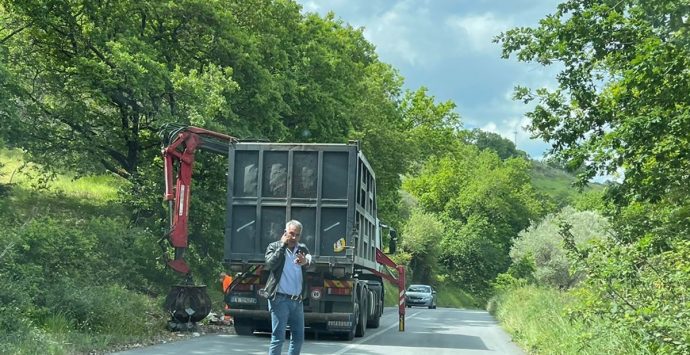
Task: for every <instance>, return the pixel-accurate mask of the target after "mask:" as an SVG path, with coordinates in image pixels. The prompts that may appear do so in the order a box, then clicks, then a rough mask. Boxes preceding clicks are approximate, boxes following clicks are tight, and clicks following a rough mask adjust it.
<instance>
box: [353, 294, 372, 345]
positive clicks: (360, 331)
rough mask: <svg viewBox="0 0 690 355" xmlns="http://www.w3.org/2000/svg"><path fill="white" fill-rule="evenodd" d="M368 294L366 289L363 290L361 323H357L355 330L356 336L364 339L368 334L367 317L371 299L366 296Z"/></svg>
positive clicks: (360, 309)
mask: <svg viewBox="0 0 690 355" xmlns="http://www.w3.org/2000/svg"><path fill="white" fill-rule="evenodd" d="M367 292H368V291H367V290H366V289H363V291H362V292H361V293H360V297H359V305H360V307H359V321H358V322H357V328H355V336H357V337H363V336H364V334H365V333H366V332H367V316H368V315H369V305H368V299H369V297H367V296H366V294H367Z"/></svg>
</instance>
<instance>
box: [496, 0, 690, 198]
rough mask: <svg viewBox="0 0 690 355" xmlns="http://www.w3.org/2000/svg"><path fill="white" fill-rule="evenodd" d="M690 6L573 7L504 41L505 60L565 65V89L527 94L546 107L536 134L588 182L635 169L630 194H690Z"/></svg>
mask: <svg viewBox="0 0 690 355" xmlns="http://www.w3.org/2000/svg"><path fill="white" fill-rule="evenodd" d="M689 7H690V4H688V2H687V1H675V0H661V1H641V0H623V1H617V0H595V1H582V0H569V1H565V2H563V3H562V4H560V5H558V8H557V9H556V11H555V13H554V14H552V15H549V16H547V17H546V18H544V19H543V20H541V21H540V24H539V26H538V27H535V28H526V27H521V28H515V29H511V30H509V31H507V32H505V33H502V34H501V35H499V36H498V37H497V38H496V41H499V42H501V43H502V45H503V56H504V57H509V56H510V55H511V54H514V55H515V56H516V57H517V58H518V59H519V60H521V61H536V62H538V63H540V64H543V65H549V64H552V63H559V64H561V65H562V70H561V72H560V73H559V74H558V75H557V77H556V78H557V81H558V87H557V88H556V89H553V90H549V89H546V88H541V89H537V90H536V91H532V90H530V89H527V88H524V87H520V88H518V89H517V90H516V92H515V97H516V98H517V99H519V100H523V101H525V102H529V101H532V100H537V105H536V107H535V109H534V110H533V111H532V112H530V113H528V117H529V118H530V119H531V120H532V123H531V125H530V130H531V131H532V132H533V133H534V134H535V135H536V136H537V137H540V138H543V139H545V140H547V141H550V142H552V152H553V153H554V154H556V155H557V156H558V157H560V158H562V159H564V160H565V161H567V164H568V166H569V167H570V168H573V169H577V168H580V167H582V169H583V171H582V172H581V173H580V174H579V175H580V178H581V179H582V181H586V180H587V179H590V178H592V177H594V176H595V175H596V174H613V173H616V172H617V171H618V170H619V169H623V170H624V171H625V179H624V183H623V188H624V189H623V192H622V193H621V197H624V198H627V199H648V200H658V199H659V198H661V197H662V196H664V195H665V194H667V193H671V194H675V193H680V194H683V195H688V192H689V190H688V186H690V184H687V183H685V182H687V181H688V177H687V174H686V172H687V171H688V169H690V154H689V153H688V152H690V149H689V148H690V138H689V136H688V134H687V132H688V131H689V130H690V96H688V95H687V94H686V93H687V92H688V91H690V72H689V71H688V70H687V68H688V67H690V26H689V25H690V22H689V21H690V20H688V9H689Z"/></svg>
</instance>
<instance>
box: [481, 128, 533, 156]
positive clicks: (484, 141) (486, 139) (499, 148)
mask: <svg viewBox="0 0 690 355" xmlns="http://www.w3.org/2000/svg"><path fill="white" fill-rule="evenodd" d="M468 140H469V142H470V143H472V144H474V145H476V146H477V148H479V149H481V150H484V149H491V150H493V151H494V152H496V154H498V156H499V157H500V158H501V159H503V160H505V159H508V158H517V157H522V158H527V153H525V152H524V151H522V150H518V149H517V148H516V147H515V143H513V142H511V141H510V140H508V139H505V138H503V137H501V135H500V134H498V133H494V132H486V131H482V130H481V129H479V128H475V129H473V130H472V131H470V132H469V134H468Z"/></svg>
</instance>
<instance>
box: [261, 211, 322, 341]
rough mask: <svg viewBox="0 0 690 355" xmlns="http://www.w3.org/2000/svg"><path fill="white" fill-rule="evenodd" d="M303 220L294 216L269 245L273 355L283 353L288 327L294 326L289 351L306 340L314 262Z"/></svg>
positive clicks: (267, 287)
mask: <svg viewBox="0 0 690 355" xmlns="http://www.w3.org/2000/svg"><path fill="white" fill-rule="evenodd" d="M301 233H302V224H301V223H300V222H298V221H296V220H291V221H289V222H287V223H286V224H285V231H284V232H283V236H282V237H280V240H278V241H275V242H273V243H271V244H269V245H268V248H266V264H265V268H266V269H268V270H269V271H270V274H269V276H268V280H267V281H266V288H265V291H266V296H267V297H268V310H269V312H270V313H271V331H272V334H271V345H270V347H269V349H268V354H269V355H277V354H280V353H281V351H282V349H283V343H284V342H285V328H286V327H287V326H288V325H289V326H290V334H291V336H290V347H289V348H288V355H299V353H300V351H301V349H302V343H304V308H303V307H302V300H303V299H304V298H305V297H306V293H307V285H306V270H305V266H308V265H309V264H311V255H310V254H309V249H307V246H306V245H304V244H301V243H299V238H300V234H301Z"/></svg>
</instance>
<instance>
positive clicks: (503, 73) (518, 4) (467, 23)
mask: <svg viewBox="0 0 690 355" xmlns="http://www.w3.org/2000/svg"><path fill="white" fill-rule="evenodd" d="M297 2H298V3H300V4H301V5H302V7H303V11H305V12H316V13H319V14H320V15H325V14H326V13H328V12H329V11H332V12H334V13H335V15H336V17H337V18H340V19H342V20H343V21H344V22H346V23H349V24H350V25H352V26H353V27H355V28H359V27H362V28H364V36H365V37H366V39H367V40H368V41H369V42H371V43H372V44H374V45H375V46H376V52H377V53H378V55H379V59H380V60H381V61H383V62H385V63H388V64H390V65H392V66H393V67H394V68H396V69H397V70H398V71H399V72H400V74H401V75H402V76H403V77H404V78H405V88H406V89H410V90H417V89H418V88H420V87H422V86H424V87H427V88H428V90H429V91H428V94H429V95H432V96H434V97H436V100H437V102H444V101H447V100H451V101H453V102H454V103H455V104H456V105H457V108H456V111H457V113H458V114H460V116H461V118H462V122H463V126H464V128H467V129H473V128H480V129H482V130H485V131H490V132H495V133H498V134H500V135H502V136H503V137H505V138H507V139H510V140H511V141H514V142H515V143H516V146H517V148H518V149H521V150H524V151H526V152H527V153H528V154H529V155H530V156H531V157H532V158H535V159H540V158H541V157H542V156H543V154H544V153H545V152H546V151H547V150H548V148H549V144H548V143H546V142H544V141H541V140H537V139H531V138H530V133H529V132H527V131H526V130H525V129H524V127H525V125H526V124H527V123H528V122H529V121H528V120H527V118H525V117H524V114H525V113H526V112H528V111H529V109H530V107H529V106H526V105H524V104H523V103H521V102H518V101H514V100H512V98H511V97H512V94H513V88H514V87H515V86H516V85H523V86H527V87H531V88H537V87H544V86H546V87H551V88H553V87H555V75H556V73H557V70H556V68H545V67H542V66H540V65H539V64H536V63H524V62H522V63H520V62H518V61H517V60H516V59H514V58H511V59H503V58H501V47H500V44H498V43H492V38H493V37H494V36H496V35H498V34H499V33H501V32H503V31H506V30H508V29H510V28H513V27H518V26H530V27H534V26H537V25H538V21H539V20H540V19H542V18H544V17H545V16H546V15H548V14H550V13H553V12H554V10H555V9H556V5H557V4H558V3H559V2H560V1H558V0H472V1H470V0H400V1H395V0H298V1H297Z"/></svg>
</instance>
